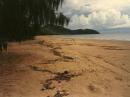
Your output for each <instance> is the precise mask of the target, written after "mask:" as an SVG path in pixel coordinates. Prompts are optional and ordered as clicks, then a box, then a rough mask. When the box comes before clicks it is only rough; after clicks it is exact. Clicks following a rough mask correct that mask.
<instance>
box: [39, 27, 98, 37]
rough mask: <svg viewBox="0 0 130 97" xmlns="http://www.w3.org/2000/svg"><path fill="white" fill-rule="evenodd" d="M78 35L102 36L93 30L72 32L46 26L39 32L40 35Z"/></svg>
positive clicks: (62, 28)
mask: <svg viewBox="0 0 130 97" xmlns="http://www.w3.org/2000/svg"><path fill="white" fill-rule="evenodd" d="M45 34H46V35H78V34H100V33H99V32H98V31H96V30H93V29H78V30H70V29H67V28H64V27H62V26H56V25H46V26H45V27H43V30H42V31H41V32H39V35H45Z"/></svg>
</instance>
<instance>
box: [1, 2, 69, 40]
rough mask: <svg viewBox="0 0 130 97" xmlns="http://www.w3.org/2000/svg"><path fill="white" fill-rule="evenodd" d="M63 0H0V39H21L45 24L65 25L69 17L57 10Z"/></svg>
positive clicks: (33, 33) (28, 37)
mask: <svg viewBox="0 0 130 97" xmlns="http://www.w3.org/2000/svg"><path fill="white" fill-rule="evenodd" d="M63 1H64V0H0V39H6V40H8V41H11V40H12V41H22V40H25V39H30V38H32V36H35V35H37V32H39V31H40V29H41V27H42V26H45V25H47V24H53V25H61V26H63V25H64V24H66V25H67V24H68V23H69V19H68V18H67V17H66V16H64V15H63V14H62V13H58V12H57V10H58V8H59V6H61V5H62V2H63Z"/></svg>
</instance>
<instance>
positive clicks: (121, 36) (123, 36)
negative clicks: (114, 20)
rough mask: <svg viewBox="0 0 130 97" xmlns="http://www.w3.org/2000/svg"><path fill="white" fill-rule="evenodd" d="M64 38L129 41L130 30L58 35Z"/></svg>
mask: <svg viewBox="0 0 130 97" xmlns="http://www.w3.org/2000/svg"><path fill="white" fill-rule="evenodd" d="M58 36H60V37H64V38H80V39H103V40H123V41H130V32H124V33H123V32H122V33H121V32H120V33H118V32H116V33H115V32H114V33H112V32H110V33H109V32H107V33H101V34H84V35H58Z"/></svg>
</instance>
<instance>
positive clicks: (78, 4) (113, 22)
mask: <svg viewBox="0 0 130 97" xmlns="http://www.w3.org/2000/svg"><path fill="white" fill-rule="evenodd" d="M62 11H63V12H64V14H65V15H67V16H69V17H70V19H71V21H70V24H69V28H71V29H85V28H93V29H98V30H101V29H114V28H119V29H121V28H123V29H124V28H130V0H65V2H64V4H63V7H62Z"/></svg>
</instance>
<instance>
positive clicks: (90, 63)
mask: <svg viewBox="0 0 130 97" xmlns="http://www.w3.org/2000/svg"><path fill="white" fill-rule="evenodd" d="M0 97H130V42H127V41H106V40H82V39H71V38H58V37H57V38H56V37H51V36H44V37H37V38H36V40H33V41H26V42H23V43H20V44H19V43H10V44H9V50H8V52H4V53H2V54H0Z"/></svg>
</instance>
